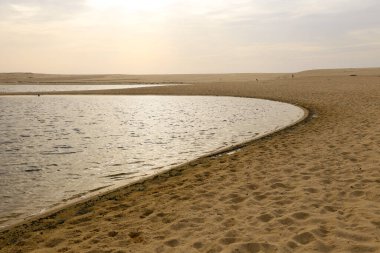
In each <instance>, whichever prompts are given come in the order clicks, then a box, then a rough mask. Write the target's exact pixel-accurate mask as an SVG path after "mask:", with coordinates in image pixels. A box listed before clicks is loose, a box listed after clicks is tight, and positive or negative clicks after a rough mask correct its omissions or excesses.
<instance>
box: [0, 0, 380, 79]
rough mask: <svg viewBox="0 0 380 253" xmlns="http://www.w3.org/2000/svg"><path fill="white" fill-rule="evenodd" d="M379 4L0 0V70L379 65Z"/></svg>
mask: <svg viewBox="0 0 380 253" xmlns="http://www.w3.org/2000/svg"><path fill="white" fill-rule="evenodd" d="M379 13H380V1H379V0H360V1H358V0H212V1H211V0H65V1H62V0H0V72H37V73H57V74H59V73H61V74H70V73H71V74H112V73H115V74H116V73H119V74H177V73H248V72H250V73H253V72H296V71H301V70H306V69H316V68H343V67H380V15H379Z"/></svg>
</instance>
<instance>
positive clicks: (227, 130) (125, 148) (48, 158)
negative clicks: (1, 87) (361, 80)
mask: <svg viewBox="0 0 380 253" xmlns="http://www.w3.org/2000/svg"><path fill="white" fill-rule="evenodd" d="M303 114H304V112H303V110H302V109H300V108H298V107H296V106H293V105H289V104H284V103H279V102H273V101H267V100H258V99H249V98H232V97H201V96H196V97H188V96H42V97H36V96H13V97H0V150H1V153H0V226H1V225H3V226H4V225H6V224H9V223H11V222H12V221H14V220H16V219H19V218H23V217H26V216H29V215H31V214H36V213H38V212H40V211H41V210H44V209H46V208H49V207H51V206H52V205H54V204H57V203H62V202H63V201H64V200H67V199H70V198H73V197H75V196H76V197H79V196H80V195H81V194H84V193H88V192H91V191H92V190H94V189H99V188H103V187H107V186H112V185H115V184H119V183H128V182H131V181H133V180H136V179H139V178H141V177H144V176H149V175H152V174H154V173H157V172H159V171H161V170H163V169H167V168H169V167H170V166H173V165H175V164H180V163H183V162H186V161H189V160H191V159H194V158H196V157H199V156H201V155H204V154H206V153H208V152H212V151H215V150H218V149H221V148H225V147H228V146H231V145H234V144H238V143H240V142H243V141H247V140H250V139H252V138H254V137H257V136H260V135H263V134H266V133H268V132H271V131H273V130H276V129H278V128H282V127H284V126H286V125H288V124H290V123H292V122H294V121H296V120H298V119H300V118H301V117H302V116H303Z"/></svg>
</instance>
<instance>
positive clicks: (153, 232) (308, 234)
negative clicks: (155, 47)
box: [0, 69, 380, 253]
mask: <svg viewBox="0 0 380 253" xmlns="http://www.w3.org/2000/svg"><path fill="white" fill-rule="evenodd" d="M165 78H166V79H165V80H170V77H165ZM213 78H215V80H214V81H212V80H209V81H207V82H205V83H199V84H195V85H189V86H182V87H154V88H142V89H136V90H124V91H121V90H116V91H106V92H101V91H94V92H86V93H88V94H90V93H92V94H100V93H109V94H173V95H226V96H244V97H256V98H267V99H273V100H278V101H282V102H288V103H292V104H295V105H300V106H303V107H305V108H307V109H308V110H309V112H310V114H309V117H308V118H307V119H306V120H305V121H303V122H301V123H299V124H298V125H296V126H293V127H290V128H287V129H285V130H283V131H280V132H277V133H275V134H272V135H270V136H268V137H265V138H262V139H259V140H256V141H253V142H252V143H250V144H249V145H247V146H245V147H242V148H240V149H239V150H237V151H236V152H234V153H225V154H222V155H219V156H211V157H205V158H201V159H198V160H196V161H193V162H191V163H189V164H187V165H184V166H181V167H178V168H175V169H173V170H171V171H169V172H166V173H164V174H161V175H160V176H157V177H155V178H153V179H149V180H147V181H145V182H142V183H139V184H135V185H132V186H128V187H125V188H123V189H120V190H117V191H116V192H113V193H109V194H107V195H104V196H98V197H96V198H94V199H92V200H90V201H87V202H85V203H80V204H77V205H74V206H71V207H69V208H66V209H63V210H61V211H59V212H58V213H55V214H53V215H51V216H49V217H45V218H41V219H39V220H35V221H31V222H27V223H25V224H24V225H20V226H17V227H13V228H10V229H9V230H6V231H2V232H1V233H0V252H93V253H95V252H115V253H116V252H119V253H121V252H209V253H212V252H253V253H256V252H380V117H379V113H380V69H350V70H324V71H322V70H319V71H307V72H301V73H296V75H295V78H294V79H292V78H291V75H289V74H288V75H281V76H278V75H274V76H273V78H272V79H271V78H268V79H266V80H265V81H263V80H259V82H258V83H257V82H256V80H255V78H254V76H252V77H251V79H250V80H245V81H241V80H237V81H234V80H228V81H223V77H213ZM221 79H222V80H221ZM237 79H239V78H238V75H237ZM155 81H159V80H158V79H157V80H155ZM183 82H184V83H191V77H187V78H185V79H184V80H183ZM195 83H196V82H195Z"/></svg>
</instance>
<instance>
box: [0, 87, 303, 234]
mask: <svg viewBox="0 0 380 253" xmlns="http://www.w3.org/2000/svg"><path fill="white" fill-rule="evenodd" d="M142 88H144V87H142ZM136 89H139V88H136ZM100 91H102V90H100ZM110 91H112V90H110ZM68 92H69V93H70V92H72V91H68ZM75 92H81V91H75ZM53 93H55V92H53ZM58 93H59V92H58ZM36 94H37V93H35V92H33V94H27V95H36ZM46 95H52V96H57V95H58V94H46ZM76 95H83V94H76ZM98 95H101V94H98ZM0 96H1V95H0ZM10 96H18V94H10ZM123 96H128V95H123ZM133 96H139V95H133ZM140 96H141V95H140ZM158 96H159V95H158ZM163 96H164V95H163ZM194 96H198V95H194ZM219 97H229V96H219ZM231 97H232V96H231ZM238 98H239V97H238ZM240 98H252V97H240ZM252 99H259V100H268V101H273V102H278V103H284V104H289V103H285V102H281V101H276V100H269V99H261V98H252ZM293 106H296V107H298V108H300V109H302V110H303V115H302V117H300V118H299V119H297V120H296V121H294V122H292V123H290V124H289V125H287V126H284V127H281V128H278V129H276V130H273V131H270V132H268V133H265V134H263V135H260V136H257V137H254V138H252V139H249V140H247V141H244V142H241V143H238V144H235V145H231V146H228V147H225V148H222V149H218V150H216V151H211V152H207V153H205V154H204V155H201V156H199V157H197V158H194V159H191V160H189V161H187V162H184V163H181V164H178V165H176V166H174V167H170V166H168V168H167V169H164V170H161V171H160V172H158V173H156V174H152V175H149V176H146V177H143V178H140V179H138V180H136V181H132V182H129V183H127V184H123V185H114V186H110V187H107V188H106V190H104V191H103V190H99V191H95V192H94V194H91V193H90V194H88V193H87V194H85V195H84V196H81V197H78V198H73V199H71V198H70V199H69V201H67V202H65V203H64V204H62V203H58V204H57V205H55V206H54V207H52V208H49V209H47V210H46V211H43V212H41V213H39V214H35V215H30V216H28V217H26V218H22V219H16V221H15V222H14V223H10V224H9V225H6V226H3V227H1V226H0V233H3V232H6V231H8V230H12V229H17V227H19V226H23V225H25V224H28V223H33V222H34V221H36V220H40V219H48V218H49V216H52V215H55V214H57V213H59V212H62V211H65V209H69V208H72V207H77V206H78V205H82V204H86V202H88V201H96V200H99V199H100V198H107V195H109V194H113V193H117V191H120V190H125V189H126V188H129V187H133V186H134V185H138V184H144V183H145V182H148V181H150V180H152V179H154V178H156V177H159V176H161V175H164V174H169V175H170V172H171V171H172V170H176V169H178V170H180V169H181V168H182V167H185V166H187V165H189V164H191V163H194V162H196V161H198V160H201V159H203V158H207V157H215V156H218V155H222V154H225V153H229V152H232V151H236V150H238V149H240V148H243V147H245V146H248V145H250V144H251V143H252V142H254V141H256V140H259V139H262V138H265V137H267V136H269V135H272V134H275V133H277V132H280V131H282V130H284V129H287V128H291V127H293V126H295V125H297V124H299V123H300V122H302V121H304V120H305V119H307V118H308V117H309V116H310V115H309V111H308V110H307V109H306V108H304V107H302V106H298V105H293ZM90 192H91V191H90Z"/></svg>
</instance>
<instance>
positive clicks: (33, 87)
mask: <svg viewBox="0 0 380 253" xmlns="http://www.w3.org/2000/svg"><path fill="white" fill-rule="evenodd" d="M152 86H163V85H159V84H152V85H151V84H70V85H63V84H59V85H50V84H45V85H39V84H27V85H18V84H0V93H7V92H47V91H78V90H110V89H133V88H141V87H152Z"/></svg>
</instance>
